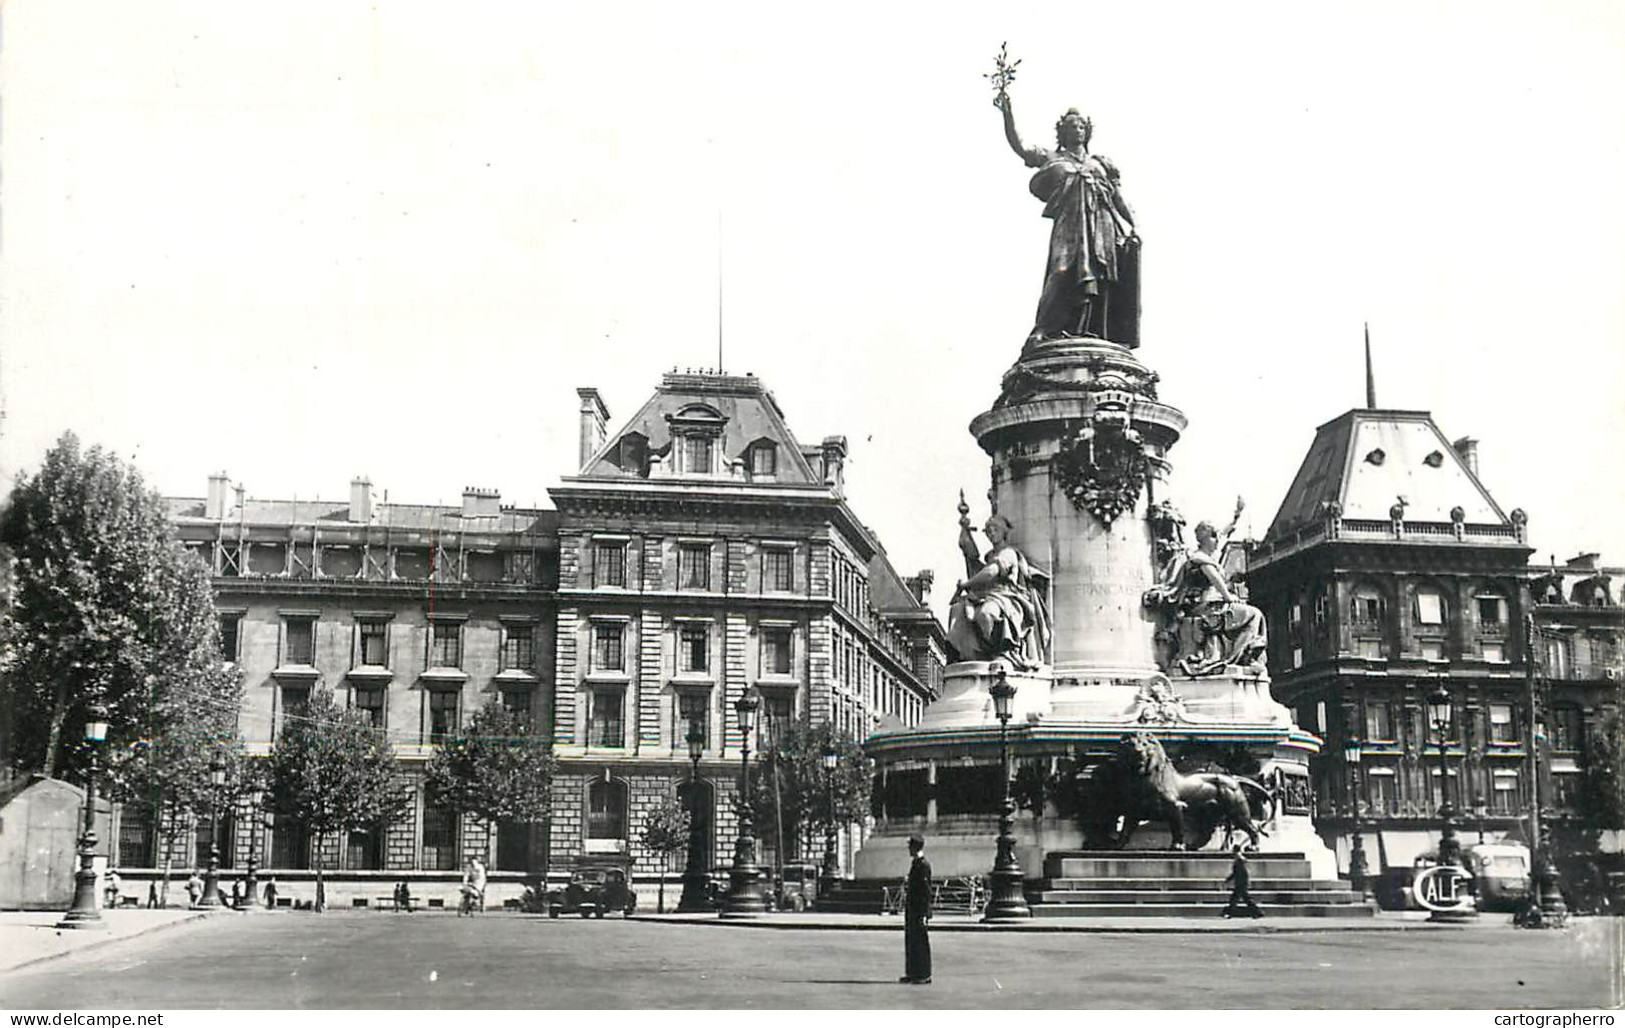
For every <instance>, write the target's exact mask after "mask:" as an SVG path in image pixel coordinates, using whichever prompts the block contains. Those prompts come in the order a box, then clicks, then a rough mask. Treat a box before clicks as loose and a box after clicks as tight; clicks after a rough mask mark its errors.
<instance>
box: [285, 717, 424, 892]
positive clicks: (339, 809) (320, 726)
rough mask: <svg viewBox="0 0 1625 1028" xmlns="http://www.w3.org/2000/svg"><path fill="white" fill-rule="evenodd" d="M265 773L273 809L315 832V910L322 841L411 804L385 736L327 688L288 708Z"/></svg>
mask: <svg viewBox="0 0 1625 1028" xmlns="http://www.w3.org/2000/svg"><path fill="white" fill-rule="evenodd" d="M266 772H267V778H268V783H269V785H270V795H271V805H272V808H273V809H274V810H276V811H277V812H278V813H281V814H285V815H287V816H288V817H289V818H291V819H292V820H294V821H295V822H297V823H298V824H300V825H301V826H303V827H304V828H305V830H306V831H308V832H310V833H311V834H312V836H314V837H315V840H316V850H317V854H318V858H317V860H316V907H317V909H318V910H319V909H321V908H322V907H323V906H325V899H326V892H325V889H324V885H323V881H322V863H323V862H322V860H321V858H320V854H321V852H322V848H323V847H322V843H323V842H324V841H325V840H326V838H327V837H328V836H329V835H331V834H332V833H334V832H346V831H359V830H364V829H370V828H374V827H376V826H378V825H380V824H387V823H390V822H392V821H395V820H398V819H399V818H400V817H401V816H402V815H403V814H404V813H405V812H406V810H407V809H408V808H409V806H410V804H411V796H410V794H409V793H408V792H407V791H406V790H405V789H404V788H402V786H401V785H400V784H399V783H398V782H397V780H396V777H395V774H396V768H395V758H394V755H393V754H392V753H391V752H390V747H389V742H388V740H386V739H385V738H384V736H383V734H382V733H381V732H379V731H378V730H377V729H375V728H374V727H373V725H372V722H371V720H369V719H368V717H367V715H366V714H365V713H364V712H362V711H360V710H356V709H354V708H347V707H344V706H341V705H340V704H339V703H338V701H337V700H335V699H334V698H333V694H332V692H331V691H329V690H326V689H312V690H311V694H310V699H309V701H308V702H307V703H306V704H305V705H304V707H303V708H301V709H298V710H297V711H296V712H290V713H289V715H288V718H287V721H286V722H285V723H284V724H283V726H282V732H281V734H280V735H278V736H277V740H276V742H275V743H274V744H273V745H272V747H271V754H270V757H269V758H268V760H267V766H266Z"/></svg>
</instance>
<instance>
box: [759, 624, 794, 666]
mask: <svg viewBox="0 0 1625 1028" xmlns="http://www.w3.org/2000/svg"><path fill="white" fill-rule="evenodd" d="M790 631H791V630H790V629H788V628H764V629H762V674H764V675H788V674H790V673H791V667H792V665H791V663H790V661H791V656H790Z"/></svg>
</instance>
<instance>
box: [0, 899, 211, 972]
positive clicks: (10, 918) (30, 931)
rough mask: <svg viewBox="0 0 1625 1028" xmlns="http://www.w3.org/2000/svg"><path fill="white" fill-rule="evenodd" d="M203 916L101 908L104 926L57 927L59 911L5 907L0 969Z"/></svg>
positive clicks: (1, 923) (0, 930)
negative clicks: (84, 927)
mask: <svg viewBox="0 0 1625 1028" xmlns="http://www.w3.org/2000/svg"><path fill="white" fill-rule="evenodd" d="M207 916H211V915H208V914H203V913H199V912H198V911H195V910H104V911H102V920H103V922H104V923H105V925H106V927H104V928H100V929H61V928H58V927H56V923H57V922H58V921H60V920H62V911H60V910H8V911H5V912H3V913H0V971H9V970H10V969H12V968H14V967H20V966H22V965H24V964H31V963H33V962H35V961H37V960H49V959H51V958H52V957H58V956H61V955H63V954H65V953H72V952H77V951H79V950H82V949H94V948H96V947H99V946H104V945H107V944H108V943H110V942H113V941H116V940H120V939H127V938H130V937H132V936H137V935H144V934H146V933H147V932H152V931H160V930H163V929H166V928H169V927H171V926H173V925H178V924H181V923H184V922H186V921H191V920H194V919H196V918H200V917H207Z"/></svg>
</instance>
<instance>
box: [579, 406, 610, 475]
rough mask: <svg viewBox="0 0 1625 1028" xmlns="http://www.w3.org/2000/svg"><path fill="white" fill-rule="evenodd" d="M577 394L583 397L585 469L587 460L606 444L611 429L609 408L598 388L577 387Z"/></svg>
mask: <svg viewBox="0 0 1625 1028" xmlns="http://www.w3.org/2000/svg"><path fill="white" fill-rule="evenodd" d="M576 395H577V396H579V397H581V470H583V471H585V470H587V462H588V461H590V460H592V456H593V454H595V453H597V452H598V451H599V449H600V448H602V447H603V445H604V437H605V435H606V434H607V433H608V429H609V408H608V407H605V406H604V401H603V399H602V398H600V397H599V395H598V390H596V389H593V388H592V387H590V386H582V387H580V388H578V389H576Z"/></svg>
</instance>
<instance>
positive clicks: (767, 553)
mask: <svg viewBox="0 0 1625 1028" xmlns="http://www.w3.org/2000/svg"><path fill="white" fill-rule="evenodd" d="M794 557H795V551H794V550H781V549H772V550H763V551H762V591H763V592H775V593H787V592H789V591H790V590H792V589H794V588H795V577H794V576H795V572H794V565H793V564H792V560H793V559H794Z"/></svg>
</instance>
